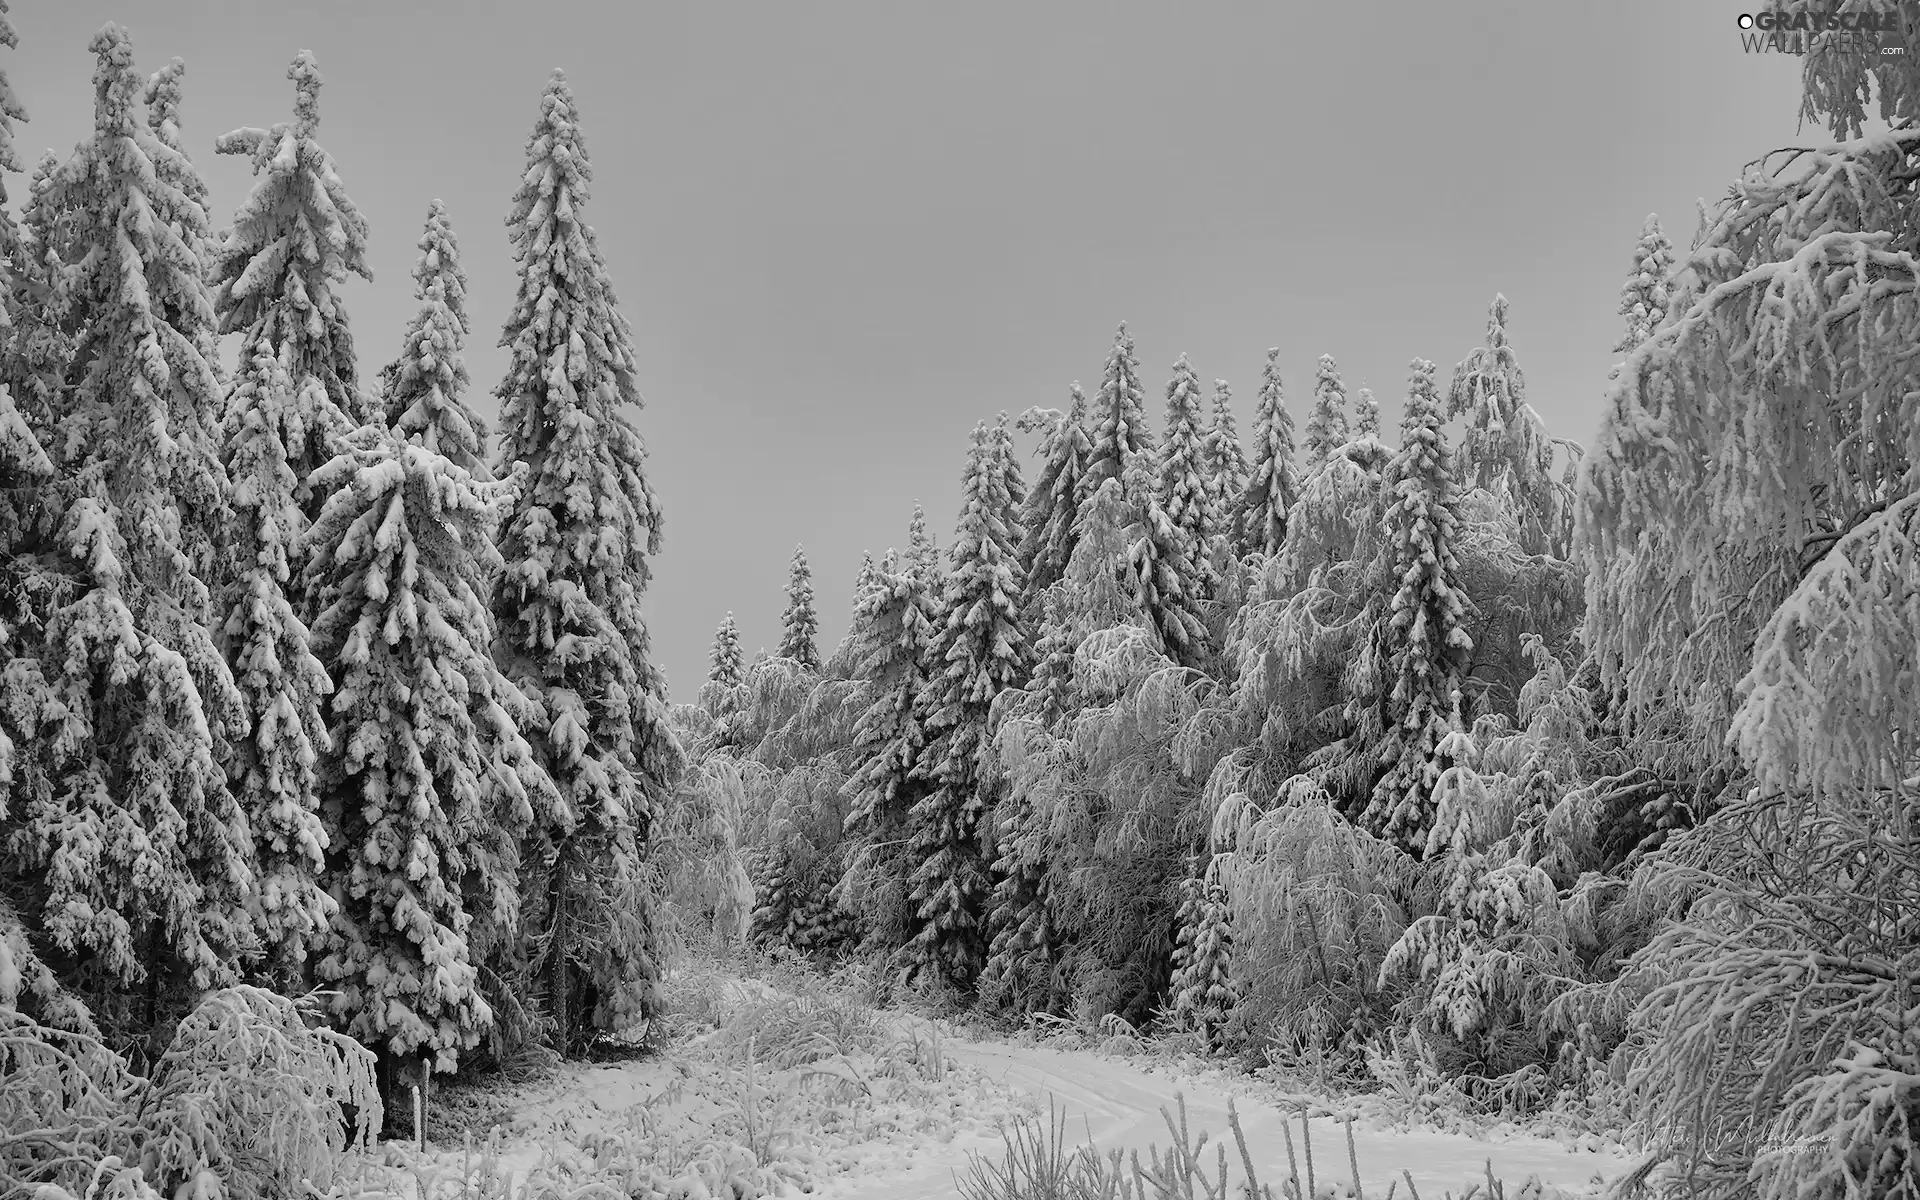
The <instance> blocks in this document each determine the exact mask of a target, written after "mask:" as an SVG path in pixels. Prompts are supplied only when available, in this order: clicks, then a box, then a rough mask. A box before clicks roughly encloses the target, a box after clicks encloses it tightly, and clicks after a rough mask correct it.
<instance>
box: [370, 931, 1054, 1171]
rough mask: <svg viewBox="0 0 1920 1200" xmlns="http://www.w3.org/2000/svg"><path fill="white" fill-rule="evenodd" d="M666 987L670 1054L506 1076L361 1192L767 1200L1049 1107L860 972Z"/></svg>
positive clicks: (395, 1153)
mask: <svg viewBox="0 0 1920 1200" xmlns="http://www.w3.org/2000/svg"><path fill="white" fill-rule="evenodd" d="M665 996H666V1000H667V1010H666V1012H665V1013H664V1014H663V1015H662V1017H661V1019H660V1021H659V1028H658V1029H655V1030H652V1031H650V1036H649V1038H648V1041H649V1043H650V1044H651V1045H653V1046H654V1047H656V1049H653V1050H650V1051H648V1052H647V1053H645V1054H643V1055H642V1056H639V1057H635V1058H632V1059H630V1060H627V1061H622V1062H615V1063H603V1064H593V1065H589V1064H570V1065H568V1066H566V1067H564V1068H562V1069H560V1070H559V1071H557V1072H555V1073H553V1074H552V1075H550V1076H548V1077H546V1078H544V1079H541V1080H539V1081H537V1082H534V1083H531V1084H527V1085H524V1086H520V1087H506V1086H502V1087H501V1088H500V1089H499V1090H497V1091H493V1092H491V1094H490V1096H489V1099H490V1101H491V1104H490V1105H489V1106H488V1107H490V1108H491V1109H492V1113H491V1116H492V1118H493V1119H492V1120H491V1121H490V1122H489V1124H488V1125H487V1126H486V1127H484V1128H474V1127H471V1126H470V1127H468V1128H466V1129H464V1130H460V1131H458V1132H459V1133H460V1134H463V1135H464V1136H463V1137H462V1140H461V1141H459V1142H454V1141H453V1140H452V1139H451V1138H450V1137H449V1138H443V1140H442V1141H441V1142H439V1143H435V1142H433V1141H429V1142H428V1144H427V1146H426V1148H425V1150H424V1152H422V1151H421V1150H420V1149H418V1148H416V1147H415V1146H414V1145H412V1144H411V1143H403V1142H391V1143H388V1144H387V1145H386V1146H385V1147H384V1148H383V1149H382V1151H381V1152H380V1153H379V1154H378V1155H376V1156H371V1157H367V1158H364V1159H363V1160H362V1162H361V1164H360V1172H359V1178H360V1182H359V1185H358V1194H360V1195H366V1196H371V1195H377V1194H387V1195H395V1196H405V1197H408V1198H409V1200H453V1198H455V1197H462V1198H464V1197H480V1196H487V1197H494V1196H500V1197H506V1196H511V1197H515V1198H516V1200H519V1198H525V1200H534V1198H537V1197H545V1196H567V1197H579V1196H582V1195H592V1194H606V1195H613V1194H617V1195H620V1196H630V1197H674V1198H679V1197H706V1196H727V1197H738V1198H741V1200H753V1198H756V1197H761V1196H771V1195H776V1194H780V1193H782V1192H789V1193H790V1192H794V1191H814V1190H817V1189H818V1188H819V1187H820V1186H821V1185H822V1184H824V1183H825V1182H826V1181H827V1180H829V1179H835V1178H843V1179H844V1178H847V1177H860V1176H873V1175H885V1174H888V1173H891V1172H898V1171H900V1170H903V1169H905V1168H906V1167H907V1166H909V1165H910V1163H911V1162H912V1161H913V1160H915V1159H916V1158H918V1157H920V1156H922V1155H923V1154H925V1153H926V1152H927V1151H929V1150H930V1149H933V1148H947V1149H949V1152H951V1153H953V1154H954V1155H956V1156H963V1155H964V1154H965V1152H966V1151H967V1150H969V1149H981V1150H988V1149H991V1148H992V1147H993V1146H995V1145H996V1144H997V1136H996V1131H997V1130H998V1129H1000V1128H1002V1127H1004V1126H1006V1125H1008V1124H1009V1123H1013V1122H1018V1121H1019V1120H1021V1119H1024V1118H1025V1117H1027V1116H1030V1115H1031V1114H1032V1113H1033V1112H1034V1111H1036V1109H1037V1102H1036V1101H1034V1100H1033V1099H1032V1098H1031V1097H1029V1096H1027V1095H1025V1094H1023V1093H1021V1092H1019V1091H1017V1090H1015V1089H1011V1088H1008V1087H1006V1086H1004V1085H999V1084H996V1083H994V1082H993V1081H991V1080H990V1079H989V1078H988V1077H987V1074H986V1073H985V1072H984V1071H982V1070H981V1069H980V1068H978V1067H975V1066H972V1065H968V1064H966V1063H962V1062H956V1061H954V1060H953V1058H952V1056H951V1055H949V1054H948V1053H947V1044H948V1040H949V1038H948V1034H947V1033H946V1031H945V1030H944V1028H943V1027H942V1026H941V1025H940V1024H939V1023H936V1022H932V1021H928V1020H926V1019H923V1018H920V1017H917V1016H914V1015H912V1014H910V1013H904V1012H899V1011H882V1010H877V1009H875V1008H873V1007H872V1006H870V1005H869V1004H867V1003H866V1002H865V1001H864V1000H863V999H862V998H861V996H860V995H859V994H858V993H857V990H856V988H855V987H854V986H853V985H851V984H849V983H847V982H845V981H828V980H819V979H807V978H804V977H799V976H796V975H793V974H792V973H781V974H776V975H774V976H773V977H772V978H771V979H762V978H755V977H752V976H742V975H740V974H737V973H736V972H735V971H734V970H733V969H729V968H723V967H720V966H716V965H713V964H707V963H699V962H686V963H682V964H681V965H680V966H678V967H677V968H676V969H675V970H674V971H672V972H671V973H670V974H669V975H668V977H667V980H666V987H665ZM436 1127H438V1128H439V1129H440V1130H441V1131H442V1132H443V1134H444V1133H445V1132H447V1129H446V1126H445V1125H439V1126H436V1123H435V1122H434V1121H432V1120H431V1119H430V1120H429V1123H428V1128H429V1130H433V1129H435V1128H436Z"/></svg>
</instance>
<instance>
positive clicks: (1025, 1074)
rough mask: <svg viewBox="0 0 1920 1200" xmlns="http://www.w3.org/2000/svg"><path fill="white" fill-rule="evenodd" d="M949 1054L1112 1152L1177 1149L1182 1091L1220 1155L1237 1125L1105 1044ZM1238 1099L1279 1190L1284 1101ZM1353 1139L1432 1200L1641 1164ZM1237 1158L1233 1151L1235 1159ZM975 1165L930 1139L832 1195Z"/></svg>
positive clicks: (1418, 1134) (1379, 1166)
mask: <svg viewBox="0 0 1920 1200" xmlns="http://www.w3.org/2000/svg"><path fill="white" fill-rule="evenodd" d="M949 1053H951V1054H952V1055H953V1056H954V1057H955V1058H956V1059H958V1060H959V1061H961V1062H963V1063H966V1064H969V1065H971V1066H974V1067H976V1068H978V1069H979V1070H980V1071H981V1072H982V1073H983V1074H985V1075H986V1076H988V1077H989V1078H991V1079H993V1080H995V1081H996V1082H998V1083H1000V1084H1001V1085H1002V1086H1004V1087H1006V1088H1008V1089H1009V1090H1012V1091H1014V1092H1019V1093H1025V1094H1027V1095H1028V1096H1031V1097H1033V1098H1034V1099H1035V1101H1036V1103H1037V1104H1038V1105H1042V1106H1044V1105H1045V1104H1047V1103H1049V1101H1051V1102H1052V1103H1053V1104H1056V1105H1058V1106H1059V1107H1060V1109H1061V1110H1062V1111H1063V1112H1064V1113H1065V1114H1066V1116H1067V1119H1068V1123H1067V1130H1068V1133H1069V1135H1070V1136H1071V1137H1073V1138H1074V1139H1075V1141H1076V1143H1078V1144H1085V1142H1086V1141H1087V1139H1088V1137H1089V1135H1090V1136H1091V1140H1092V1142H1093V1144H1094V1145H1095V1146H1096V1147H1098V1148H1099V1149H1100V1150H1101V1151H1102V1152H1105V1151H1109V1150H1113V1149H1121V1150H1128V1151H1138V1152H1139V1155H1140V1158H1141V1160H1142V1161H1143V1162H1144V1161H1147V1158H1148V1147H1149V1146H1154V1145H1158V1146H1160V1147H1162V1148H1164V1147H1166V1146H1167V1145H1168V1144H1169V1143H1170V1142H1171V1141H1172V1137H1171V1135H1170V1134H1169V1132H1168V1129H1167V1125H1166V1121H1165V1119H1164V1118H1163V1117H1162V1115H1161V1110H1162V1108H1166V1109H1168V1110H1174V1108H1175V1104H1176V1100H1175V1097H1176V1095H1182V1096H1184V1097H1185V1100H1186V1112H1187V1121H1188V1127H1189V1129H1190V1130H1191V1131H1193V1132H1194V1133H1195V1134H1196V1135H1197V1133H1198V1132H1199V1131H1201V1130H1205V1131H1207V1132H1208V1133H1209V1134H1210V1135H1211V1136H1210V1137H1209V1144H1208V1151H1207V1155H1208V1158H1209V1160H1210V1159H1211V1156H1212V1143H1213V1142H1216V1141H1218V1140H1220V1139H1221V1138H1228V1139H1231V1136H1232V1135H1231V1134H1230V1133H1229V1131H1228V1124H1227V1100H1228V1095H1227V1089H1224V1088H1220V1087H1217V1086H1209V1084H1210V1081H1208V1080H1205V1079H1196V1078H1193V1077H1191V1076H1187V1077H1184V1078H1183V1077H1181V1076H1180V1075H1178V1074H1175V1073H1171V1072H1160V1071H1148V1070H1144V1069H1142V1067H1141V1066H1140V1065H1136V1064H1135V1063H1134V1062H1132V1061H1129V1060H1126V1059H1120V1058H1113V1057H1108V1056H1106V1055H1102V1054H1100V1053H1098V1052H1097V1051H1094V1050H1084V1049H1083V1050H1065V1051H1063V1050H1056V1049H1052V1048H1049V1047H1044V1046H1019V1045H1013V1044H1006V1043H1001V1044H989V1043H978V1042H974V1043H966V1042H955V1043H954V1044H953V1046H952V1047H951V1049H950V1050H949ZM1234 1090H1238V1089H1234ZM1234 1103H1235V1106H1236V1108H1237V1110H1238V1112H1239V1114H1240V1123H1241V1128H1242V1129H1243V1130H1244V1131H1245V1133H1246V1135H1247V1143H1248V1148H1249V1150H1250V1151H1251V1154H1252V1158H1253V1164H1254V1170H1255V1172H1256V1173H1258V1175H1259V1177H1260V1179H1261V1181H1262V1182H1264V1183H1267V1184H1269V1185H1271V1186H1273V1187H1274V1188H1275V1190H1276V1192H1277V1191H1278V1185H1279V1183H1280V1182H1281V1181H1283V1180H1285V1179H1287V1178H1288V1167H1287V1148H1286V1138H1285V1136H1284V1135H1283V1134H1282V1132H1281V1124H1282V1120H1283V1118H1282V1116H1281V1113H1280V1111H1279V1109H1277V1108H1275V1107H1274V1106H1273V1105H1271V1104H1264V1103H1259V1102H1258V1101H1257V1100H1255V1099H1253V1098H1252V1097H1250V1096H1246V1095H1242V1096H1238V1097H1235V1099H1234ZM1321 1111H1322V1112H1323V1113H1324V1112H1325V1111H1326V1109H1325V1108H1324V1107H1323V1108H1322V1109H1321ZM1307 1128H1308V1132H1309V1133H1310V1134H1311V1144H1312V1153H1313V1160H1314V1167H1315V1172H1314V1173H1315V1176H1316V1180H1317V1182H1319V1183H1320V1184H1322V1185H1325V1184H1327V1183H1329V1182H1331V1183H1334V1184H1335V1185H1336V1186H1338V1187H1341V1188H1344V1187H1345V1185H1346V1183H1347V1180H1348V1179H1349V1177H1350V1171H1349V1167H1348V1156H1347V1146H1346V1133H1345V1129H1344V1127H1343V1126H1342V1125H1340V1124H1339V1123H1337V1122H1336V1121H1335V1120H1333V1119H1331V1118H1329V1117H1325V1116H1322V1117H1319V1118H1317V1119H1316V1118H1313V1117H1309V1120H1308V1126H1307ZM1291 1133H1292V1137H1293V1141H1294V1149H1295V1153H1296V1154H1297V1155H1299V1156H1300V1159H1299V1162H1300V1174H1301V1177H1302V1179H1303V1180H1304V1179H1305V1177H1306V1173H1307V1172H1306V1165H1305V1154H1306V1149H1307V1139H1306V1137H1305V1136H1303V1134H1302V1130H1301V1124H1300V1120H1299V1118H1298V1117H1297V1116H1295V1117H1293V1119H1292V1129H1291ZM1353 1141H1354V1152H1355V1157H1357V1159H1358V1160H1359V1165H1360V1181H1361V1186H1362V1187H1363V1188H1364V1190H1365V1192H1366V1194H1367V1195H1369V1196H1374V1197H1384V1196H1385V1195H1386V1194H1387V1190H1388V1188H1389V1186H1390V1185H1392V1184H1394V1183H1396V1182H1397V1183H1398V1186H1399V1188H1400V1193H1401V1194H1402V1195H1405V1194H1406V1192H1405V1187H1406V1185H1405V1181H1404V1178H1403V1177H1402V1175H1401V1171H1402V1170H1403V1169H1404V1170H1406V1171H1408V1172H1410V1173H1411V1175H1412V1177H1413V1181H1414V1184H1415V1185H1416V1186H1417V1187H1418V1189H1419V1191H1420V1194H1421V1195H1422V1196H1423V1197H1428V1198H1429V1200H1431V1198H1433V1197H1438V1196H1442V1195H1444V1194H1446V1193H1447V1192H1448V1191H1452V1192H1453V1193H1454V1194H1455V1195H1458V1194H1460V1193H1461V1192H1463V1191H1464V1190H1465V1189H1466V1187H1467V1186H1468V1185H1471V1184H1472V1183H1474V1182H1476V1181H1479V1180H1482V1179H1484V1178H1485V1176H1486V1172H1487V1170H1488V1161H1489V1160H1491V1164H1492V1168H1491V1169H1492V1172H1493V1175H1494V1177H1495V1178H1496V1179H1500V1180H1503V1181H1506V1183H1507V1185H1508V1187H1509V1188H1510V1189H1511V1188H1513V1187H1514V1186H1515V1185H1518V1184H1519V1183H1521V1182H1522V1181H1524V1180H1525V1179H1527V1178H1528V1177H1530V1176H1537V1177H1538V1178H1539V1179H1540V1181H1541V1183H1543V1184H1545V1185H1549V1186H1553V1187H1558V1188H1560V1189H1562V1190H1564V1191H1566V1192H1569V1193H1572V1194H1576V1195H1578V1194H1584V1193H1587V1192H1590V1191H1593V1190H1596V1188H1597V1185H1598V1184H1599V1183H1600V1182H1601V1181H1602V1180H1604V1179H1611V1178H1613V1177H1614V1176H1617V1175H1619V1174H1621V1173H1623V1172H1625V1171H1626V1170H1627V1169H1629V1167H1630V1166H1631V1165H1632V1160H1631V1158H1630V1156H1629V1155H1628V1154H1627V1152H1626V1151H1625V1150H1624V1149H1622V1148H1620V1147H1617V1146H1614V1147H1605V1146H1599V1145H1597V1144H1596V1143H1595V1142H1592V1141H1589V1142H1588V1143H1587V1144H1588V1145H1589V1146H1593V1147H1594V1148H1593V1149H1584V1148H1580V1147H1579V1146H1577V1145H1576V1146H1569V1145H1568V1144H1566V1143H1565V1142H1563V1141H1560V1140H1555V1139H1550V1138H1546V1137H1542V1136H1538V1135H1533V1134H1526V1133H1521V1132H1518V1131H1513V1130H1506V1131H1501V1132H1500V1133H1498V1134H1497V1135H1496V1136H1495V1137H1494V1138H1491V1139H1485V1138H1480V1137H1474V1136H1469V1135H1467V1134H1464V1133H1456V1132H1446V1131H1442V1130H1438V1129H1420V1128H1414V1129H1399V1128H1393V1127H1392V1126H1391V1125H1390V1124H1389V1123H1388V1122H1386V1121H1384V1120H1382V1119H1381V1118H1380V1117H1378V1116H1370V1117H1366V1118H1362V1119H1359V1120H1356V1121H1355V1123H1354V1128H1353ZM1237 1157H1238V1156H1237V1154H1232V1153H1230V1154H1229V1160H1230V1162H1234V1160H1237ZM1234 1165H1235V1166H1236V1170H1235V1171H1234V1178H1236V1179H1238V1178H1240V1176H1241V1173H1240V1172H1239V1171H1238V1170H1237V1162H1234ZM966 1166H967V1159H966V1155H965V1154H964V1153H960V1152H957V1150H956V1148H952V1147H944V1148H943V1147H930V1148H929V1150H928V1152H927V1153H926V1154H925V1155H924V1156H923V1157H922V1159H921V1160H920V1161H919V1162H918V1163H916V1164H915V1166H914V1168H913V1170H912V1171H911V1172H910V1173H906V1174H902V1175H900V1176H897V1177H892V1178H887V1179H878V1180H867V1181H847V1182H836V1183H834V1184H832V1185H829V1186H828V1187H826V1188H825V1189H823V1191H822V1193H821V1194H822V1195H823V1196H827V1197H831V1198H832V1200H867V1198H869V1197H871V1198H873V1200H879V1198H880V1197H897V1198H899V1200H918V1198H921V1197H925V1198H928V1200H931V1198H933V1197H949V1196H953V1195H955V1194H956V1191H955V1186H954V1179H955V1176H956V1175H957V1174H960V1173H964V1171H965V1169H966Z"/></svg>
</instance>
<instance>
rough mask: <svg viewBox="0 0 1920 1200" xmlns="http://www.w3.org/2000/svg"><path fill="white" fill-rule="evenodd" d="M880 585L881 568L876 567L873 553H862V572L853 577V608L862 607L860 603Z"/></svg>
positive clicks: (864, 551)
mask: <svg viewBox="0 0 1920 1200" xmlns="http://www.w3.org/2000/svg"><path fill="white" fill-rule="evenodd" d="M879 585H880V568H879V567H877V566H875V565H874V562H873V552H872V551H871V550H863V551H861V552H860V570H859V571H857V572H856V573H855V574H854V577H853V606H854V607H855V608H859V607H860V601H861V600H862V599H863V598H864V597H865V596H866V595H867V593H868V592H871V591H872V590H873V589H874V588H876V587H878V586H879Z"/></svg>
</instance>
